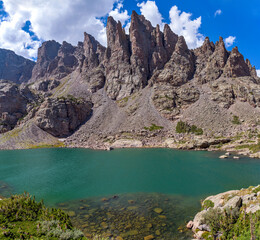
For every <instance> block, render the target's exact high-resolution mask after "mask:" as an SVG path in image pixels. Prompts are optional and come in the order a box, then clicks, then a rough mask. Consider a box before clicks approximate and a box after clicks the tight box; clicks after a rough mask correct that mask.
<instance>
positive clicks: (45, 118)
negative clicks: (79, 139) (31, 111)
mask: <svg viewBox="0 0 260 240" xmlns="http://www.w3.org/2000/svg"><path fill="white" fill-rule="evenodd" d="M91 108H92V104H91V103H90V102H86V101H84V100H81V99H74V98H71V97H70V98H61V99H54V98H48V99H47V100H46V101H45V102H44V103H43V104H42V105H41V106H40V109H39V110H38V112H37V113H36V115H35V123H36V125H37V126H38V127H40V128H41V129H43V130H44V131H46V132H48V133H50V134H51V135H53V136H55V137H66V136H68V135H70V134H71V133H72V132H73V131H74V130H75V129H76V128H77V127H78V126H80V125H81V124H82V123H84V122H85V121H86V120H87V118H88V117H89V116H90V114H91Z"/></svg>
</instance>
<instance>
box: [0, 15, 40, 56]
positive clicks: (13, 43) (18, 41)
mask: <svg viewBox="0 0 260 240" xmlns="http://www.w3.org/2000/svg"><path fill="white" fill-rule="evenodd" d="M23 27H24V21H23V18H22V16H19V15H16V16H12V17H9V18H8V19H7V21H3V22H1V23H0V47H1V48H5V49H11V50H13V51H15V52H16V53H17V54H19V55H22V56H24V57H27V58H35V57H36V55H37V49H38V47H39V45H40V41H34V40H33V39H32V37H31V36H30V34H29V33H28V32H25V31H23V30H22V28H23Z"/></svg>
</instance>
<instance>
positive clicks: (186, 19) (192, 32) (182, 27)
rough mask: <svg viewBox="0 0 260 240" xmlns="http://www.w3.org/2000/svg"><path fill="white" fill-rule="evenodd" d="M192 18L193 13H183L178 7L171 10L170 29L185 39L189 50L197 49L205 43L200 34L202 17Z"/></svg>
mask: <svg viewBox="0 0 260 240" xmlns="http://www.w3.org/2000/svg"><path fill="white" fill-rule="evenodd" d="M191 16H192V14H191V13H186V12H181V11H180V10H178V7H177V6H173V7H172V8H171V10H170V20H171V23H170V27H171V29H172V30H173V32H175V33H176V34H178V35H182V36H183V37H184V38H185V40H186V42H187V45H188V47H189V48H197V47H200V46H201V45H202V44H203V41H204V36H203V35H202V34H201V33H199V28H200V26H201V17H198V18H196V19H194V20H191Z"/></svg>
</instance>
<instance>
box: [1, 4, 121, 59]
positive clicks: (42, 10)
mask: <svg viewBox="0 0 260 240" xmlns="http://www.w3.org/2000/svg"><path fill="white" fill-rule="evenodd" d="M3 2H4V7H5V11H6V12H7V13H8V14H9V17H8V18H7V21H5V22H1V24H0V47H2V48H9V49H12V50H14V51H16V53H18V54H21V55H23V56H26V57H36V52H37V47H38V45H39V42H38V41H33V40H32V39H31V37H30V36H29V34H28V33H26V32H24V31H23V30H21V28H22V27H23V26H24V24H25V22H26V21H30V22H31V28H32V31H33V32H34V33H35V34H36V35H37V36H38V38H40V39H43V40H50V39H54V40H56V41H59V42H62V41H64V40H65V41H67V42H70V43H72V44H74V45H76V44H77V42H78V41H79V40H83V32H84V31H86V32H88V33H89V34H92V35H93V36H95V37H96V38H97V40H98V41H100V42H101V43H102V44H103V45H106V31H105V26H104V23H103V22H102V21H101V20H99V19H98V18H100V17H102V16H106V15H107V14H108V13H109V12H111V11H112V9H113V4H114V3H115V2H117V0H95V1H93V0H74V1H71V0H62V1H61V0H59V1H58V0H56V1H53V0H44V1H42V0H34V1H32V0H23V1H17V0H3ZM119 7H120V5H119ZM122 16H125V15H124V12H123V15H121V17H122ZM28 45H29V46H31V49H30V50H27V49H26V48H25V46H28Z"/></svg>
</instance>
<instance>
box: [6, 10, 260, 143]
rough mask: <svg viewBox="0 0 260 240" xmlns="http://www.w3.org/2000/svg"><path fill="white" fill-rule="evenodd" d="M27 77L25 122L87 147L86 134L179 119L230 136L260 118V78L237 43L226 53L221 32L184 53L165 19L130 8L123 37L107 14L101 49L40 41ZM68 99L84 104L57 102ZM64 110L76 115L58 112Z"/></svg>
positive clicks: (166, 125)
mask: <svg viewBox="0 0 260 240" xmlns="http://www.w3.org/2000/svg"><path fill="white" fill-rule="evenodd" d="M23 69H26V68H23ZM29 75H30V74H29ZM29 75H28V76H29ZM31 75H32V77H31V79H30V81H29V82H30V86H29V88H28V91H29V92H34V93H36V96H34V98H33V100H32V99H31V100H30V101H35V102H36V105H37V107H35V108H34V110H33V111H32V110H30V108H28V105H26V109H27V110H26V113H28V116H27V117H26V118H25V120H24V121H25V122H26V121H27V122H28V121H33V122H34V123H35V124H36V125H37V126H39V127H40V128H41V129H43V130H44V131H47V129H48V131H47V132H49V133H50V134H52V135H54V136H68V135H70V134H72V137H71V138H68V139H69V142H73V141H75V140H76V139H77V138H79V139H82V142H85V143H86V144H87V142H89V141H91V138H90V136H93V135H94V136H99V137H98V138H100V133H102V134H104V135H105V136H107V135H109V134H112V135H116V134H118V133H120V132H121V133H122V132H125V131H137V132H138V131H142V130H144V127H147V126H151V125H152V124H157V125H159V126H162V127H163V129H164V130H163V131H162V132H163V134H164V135H171V134H172V133H174V132H175V131H174V129H175V126H176V122H177V120H178V119H183V120H185V121H188V122H189V123H190V124H195V125H198V126H200V127H201V128H203V129H204V132H205V133H207V134H211V135H223V134H226V135H232V134H233V133H234V132H236V131H244V129H246V128H251V126H258V125H257V122H258V119H260V115H259V113H260V110H259V107H260V86H259V82H260V80H259V78H258V77H257V75H256V70H255V68H254V67H253V66H252V65H251V63H250V61H249V60H247V59H246V60H244V57H243V55H242V54H241V53H240V52H239V51H238V48H237V47H235V48H234V49H233V50H232V51H231V52H229V51H227V50H226V48H225V44H224V42H223V39H222V38H221V37H220V38H219V41H218V42H216V43H215V44H214V43H213V42H210V40H209V38H206V39H205V42H204V44H203V45H202V46H201V47H200V48H197V49H194V50H190V49H188V47H187V44H186V41H185V39H184V37H182V36H177V35H176V34H175V33H173V32H172V31H171V29H170V27H169V26H168V25H167V24H166V25H165V27H164V29H163V31H161V30H160V28H159V26H156V27H153V26H152V25H151V23H150V22H149V21H147V20H146V19H145V18H144V16H140V15H138V14H137V13H136V12H133V14H132V18H131V27H130V30H129V34H126V33H125V30H124V29H123V28H122V25H121V23H120V22H116V21H115V20H114V19H113V18H112V17H109V18H108V20H107V47H104V46H102V45H101V44H100V43H99V42H98V41H96V40H95V38H94V37H92V36H91V35H89V34H87V33H85V34H84V41H83V42H79V43H78V45H77V46H72V45H71V44H69V43H67V42H63V43H62V44H60V43H57V42H55V41H47V42H44V43H43V44H42V46H41V47H40V48H39V50H38V59H37V63H36V65H35V66H34V68H33V70H32V71H31ZM8 80H11V77H9V79H8ZM18 90H19V87H18ZM68 96H73V97H74V98H80V99H83V100H84V102H85V105H84V104H83V105H82V104H81V105H77V104H76V105H75V104H74V105H73V104H65V103H61V102H60V101H58V102H57V99H59V98H60V97H65V98H67V97H68ZM54 99H56V100H54ZM84 108H85V109H84ZM62 109H63V110H62ZM68 109H72V110H71V111H70V112H71V114H72V115H75V119H74V118H73V117H72V115H70V114H67V115H66V116H65V115H64V114H63V112H68ZM245 109H246V110H245ZM11 112H13V111H11ZM90 112H92V114H91V115H90ZM81 113H82V114H81ZM61 115H62V117H61ZM63 115H64V116H63ZM81 115H82V116H83V117H82V118H81V117H80V116H81ZM233 115H238V116H239V117H240V118H243V120H244V121H243V124H241V126H234V125H233V124H232V123H231V121H232V117H233ZM39 116H40V117H39ZM63 118H64V119H65V120H64V119H63ZM39 119H41V120H39ZM68 119H69V120H68ZM60 122H62V123H61V124H59V123H60ZM64 122H67V123H66V127H64V128H63V127H61V128H60V126H58V125H62V124H63V123H64ZM71 122H73V124H72V125H71ZM82 124H83V126H82V127H79V126H80V125H82ZM46 126H48V127H46ZM71 126H73V127H71ZM78 128H79V129H78ZM238 128H239V129H238ZM252 128H257V127H252ZM63 129H64V132H63ZM161 129H162V128H161ZM56 130H57V131H56ZM74 131H76V132H75V134H73V132H74ZM174 134H175V133H174ZM98 140H100V139H98Z"/></svg>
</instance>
